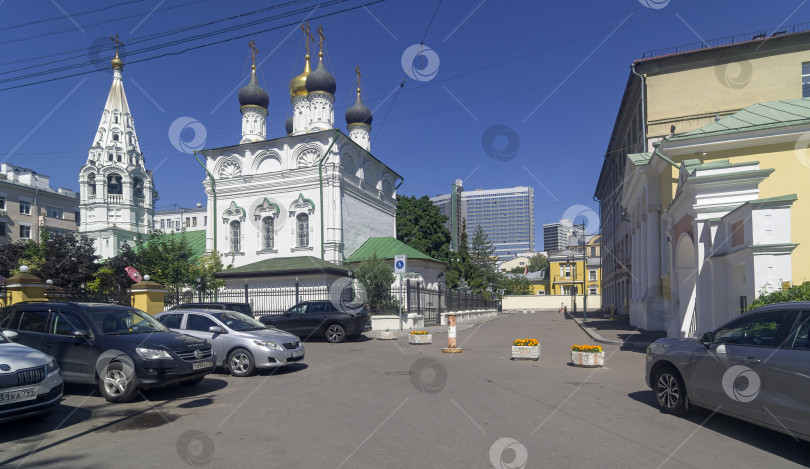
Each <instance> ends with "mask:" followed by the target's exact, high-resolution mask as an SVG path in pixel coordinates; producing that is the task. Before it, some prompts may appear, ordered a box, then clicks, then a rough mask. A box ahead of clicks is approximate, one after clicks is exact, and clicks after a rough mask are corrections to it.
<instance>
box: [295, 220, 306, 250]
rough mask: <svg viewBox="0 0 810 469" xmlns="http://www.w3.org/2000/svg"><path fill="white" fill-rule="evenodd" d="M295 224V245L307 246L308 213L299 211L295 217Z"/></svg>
mask: <svg viewBox="0 0 810 469" xmlns="http://www.w3.org/2000/svg"><path fill="white" fill-rule="evenodd" d="M295 220H296V225H297V228H298V233H297V234H298V236H297V241H298V243H297V245H296V247H299V248H305V247H307V246H309V215H307V214H306V213H299V214H298V216H297V217H295Z"/></svg>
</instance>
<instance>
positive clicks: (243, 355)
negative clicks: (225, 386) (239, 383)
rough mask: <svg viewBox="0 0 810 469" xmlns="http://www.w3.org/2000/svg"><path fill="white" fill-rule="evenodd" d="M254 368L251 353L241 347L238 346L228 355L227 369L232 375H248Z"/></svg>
mask: <svg viewBox="0 0 810 469" xmlns="http://www.w3.org/2000/svg"><path fill="white" fill-rule="evenodd" d="M254 369H255V362H254V361H253V355H251V353H250V352H248V351H247V350H245V349H243V348H238V349H236V350H234V351H233V352H231V354H230V355H228V371H230V372H231V374H232V375H234V376H240V377H241V376H250V375H252V374H253V370H254Z"/></svg>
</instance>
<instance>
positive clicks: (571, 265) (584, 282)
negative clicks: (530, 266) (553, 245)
mask: <svg viewBox="0 0 810 469" xmlns="http://www.w3.org/2000/svg"><path fill="white" fill-rule="evenodd" d="M600 240H601V236H600V235H593V236H590V237H588V238H587V240H586V239H585V238H579V239H578V240H576V239H574V240H572V243H571V244H570V245H569V247H568V249H567V250H565V251H557V252H553V253H551V254H549V256H548V264H549V267H548V275H547V276H546V277H547V282H548V286H547V289H546V294H549V295H572V294H574V292H575V293H576V294H578V295H582V294H583V293H587V294H588V295H601V294H602V291H601V283H602V268H601V265H600V263H601V259H600V250H601V241H600ZM575 287H576V288H575Z"/></svg>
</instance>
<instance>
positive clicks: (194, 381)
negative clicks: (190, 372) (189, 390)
mask: <svg viewBox="0 0 810 469" xmlns="http://www.w3.org/2000/svg"><path fill="white" fill-rule="evenodd" d="M204 379H205V376H200V377H199V378H194V379H192V380H189V381H183V382H182V383H180V384H182V385H183V386H196V385H198V384H200V383H202V382H203V380H204Z"/></svg>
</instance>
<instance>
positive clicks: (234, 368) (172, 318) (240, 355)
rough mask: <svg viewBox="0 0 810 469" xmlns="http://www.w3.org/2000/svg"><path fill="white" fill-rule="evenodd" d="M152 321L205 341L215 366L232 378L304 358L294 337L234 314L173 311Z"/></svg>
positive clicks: (200, 310)
mask: <svg viewBox="0 0 810 469" xmlns="http://www.w3.org/2000/svg"><path fill="white" fill-rule="evenodd" d="M155 318H156V319H157V320H158V321H160V322H161V323H163V325H164V326H166V327H168V328H169V329H171V330H173V331H176V332H182V333H183V334H188V335H191V336H194V337H197V338H199V339H205V340H207V341H208V342H209V343H210V344H211V345H212V346H213V348H214V355H216V357H217V365H219V366H222V367H225V368H227V369H228V371H230V373H231V374H232V375H234V376H249V375H251V374H253V371H254V370H255V369H256V368H276V367H279V366H284V365H287V364H288V363H291V362H296V361H300V360H303V359H304V346H303V345H302V344H301V341H300V340H299V339H298V337H296V336H295V335H293V334H290V333H288V332H284V331H281V330H278V329H276V328H273V327H267V326H265V325H264V324H262V323H260V322H259V321H257V320H255V319H253V318H252V317H250V316H246V315H244V314H242V313H237V312H235V311H223V310H213V309H195V310H173V311H164V312H162V313H160V314H157V315H155Z"/></svg>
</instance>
